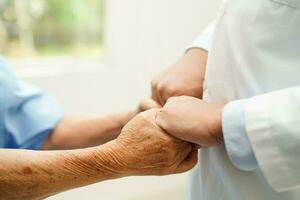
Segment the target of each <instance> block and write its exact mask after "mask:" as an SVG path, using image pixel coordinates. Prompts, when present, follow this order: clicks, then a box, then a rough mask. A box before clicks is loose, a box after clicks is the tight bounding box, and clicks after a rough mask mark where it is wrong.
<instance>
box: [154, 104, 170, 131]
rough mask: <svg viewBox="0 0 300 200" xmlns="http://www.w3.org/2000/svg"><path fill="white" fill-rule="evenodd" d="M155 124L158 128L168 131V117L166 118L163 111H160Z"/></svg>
mask: <svg viewBox="0 0 300 200" xmlns="http://www.w3.org/2000/svg"><path fill="white" fill-rule="evenodd" d="M155 122H156V124H157V126H159V127H160V128H162V129H164V130H165V131H168V126H167V117H166V114H165V113H164V111H163V109H159V110H158V113H157V114H156V117H155Z"/></svg>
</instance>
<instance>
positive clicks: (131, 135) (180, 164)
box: [116, 109, 197, 175]
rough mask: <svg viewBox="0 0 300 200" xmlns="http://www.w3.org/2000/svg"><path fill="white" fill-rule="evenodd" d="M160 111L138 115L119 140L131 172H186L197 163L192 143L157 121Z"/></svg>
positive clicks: (123, 160)
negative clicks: (169, 130) (180, 137)
mask: <svg viewBox="0 0 300 200" xmlns="http://www.w3.org/2000/svg"><path fill="white" fill-rule="evenodd" d="M157 113H158V110H156V109H152V110H149V111H147V112H144V113H141V114H139V115H137V116H136V117H135V118H134V119H133V120H131V121H130V122H129V123H128V124H127V125H126V126H125V127H124V128H123V130H122V132H121V134H120V136H119V137H118V138H117V139H116V145H117V146H118V154H117V159H118V162H119V163H120V165H121V166H122V167H123V169H125V170H126V171H128V173H129V175H167V174H173V173H181V172H185V171H187V170H189V169H191V168H192V167H194V165H195V164H196V162H197V152H196V151H194V150H192V146H191V144H189V143H188V142H184V141H182V140H179V139H176V138H174V137H173V136H170V135H169V134H166V133H165V132H164V131H163V130H162V129H161V128H159V127H158V126H157V125H156V124H155V117H156V115H157Z"/></svg>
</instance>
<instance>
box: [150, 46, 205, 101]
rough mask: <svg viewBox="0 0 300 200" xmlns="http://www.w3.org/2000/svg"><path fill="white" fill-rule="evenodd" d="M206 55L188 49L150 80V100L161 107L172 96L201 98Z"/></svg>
mask: <svg viewBox="0 0 300 200" xmlns="http://www.w3.org/2000/svg"><path fill="white" fill-rule="evenodd" d="M207 55H208V54H207V52H206V51H205V50H202V49H197V48H194V49H190V50H189V51H188V52H187V53H186V54H185V55H184V56H183V57H182V58H181V59H179V61H178V62H177V63H175V64H174V65H172V66H170V67H169V68H167V69H166V70H165V71H163V72H162V73H160V74H159V75H158V76H156V77H155V78H154V79H153V80H152V83H151V86H152V87H151V88H152V98H153V99H154V100H155V101H156V102H157V103H159V104H160V105H162V106H163V105H164V104H165V103H166V101H167V100H168V99H169V98H170V97H174V96H182V95H186V96H192V97H196V98H202V94H203V81H204V76H205V68H206V61H207Z"/></svg>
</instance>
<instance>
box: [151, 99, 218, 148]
mask: <svg viewBox="0 0 300 200" xmlns="http://www.w3.org/2000/svg"><path fill="white" fill-rule="evenodd" d="M223 108H224V105H222V104H213V103H206V102H204V101H202V100H200V99H197V98H194V97H187V96H180V97H172V98H170V99H169V100H168V101H167V103H166V104H165V106H164V107H163V108H162V109H161V110H160V112H159V114H158V115H157V118H156V123H157V124H158V125H159V126H160V127H161V128H163V129H164V130H165V131H167V132H168V133H169V134H171V135H173V136H174V137H177V138H180V139H182V140H185V141H189V142H192V143H195V144H197V145H199V146H202V147H210V146H215V145H219V144H221V143H223V137H222V136H223V135H222V126H221V124H222V123H221V121H222V111H223Z"/></svg>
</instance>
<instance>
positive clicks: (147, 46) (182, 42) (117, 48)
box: [105, 0, 220, 71]
mask: <svg viewBox="0 0 300 200" xmlns="http://www.w3.org/2000/svg"><path fill="white" fill-rule="evenodd" d="M219 2H220V0H107V1H106V4H105V11H106V15H105V16H106V19H105V30H106V34H105V36H106V52H107V56H108V59H109V65H110V66H116V67H126V68H128V69H130V68H137V69H140V70H144V69H145V68H150V69H152V70H153V71H159V70H161V68H162V67H165V66H166V65H169V64H170V63H172V62H174V61H175V60H176V59H177V58H178V57H179V56H180V55H181V54H182V53H183V52H184V50H185V48H186V47H187V46H188V45H189V44H190V42H191V41H192V40H193V39H194V38H195V37H196V36H197V35H199V34H200V33H201V31H202V30H203V28H204V27H205V26H206V25H207V24H208V23H209V22H210V21H211V20H212V19H213V18H214V16H215V14H216V11H217V9H218V6H219Z"/></svg>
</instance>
